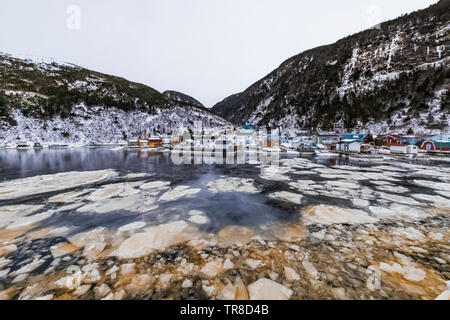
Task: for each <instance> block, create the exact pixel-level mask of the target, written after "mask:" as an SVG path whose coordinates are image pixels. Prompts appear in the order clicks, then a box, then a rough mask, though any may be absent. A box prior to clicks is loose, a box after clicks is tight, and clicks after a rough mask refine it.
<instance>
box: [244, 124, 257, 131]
mask: <svg viewBox="0 0 450 320" xmlns="http://www.w3.org/2000/svg"><path fill="white" fill-rule="evenodd" d="M242 129H244V130H255V129H256V126H255V125H253V124H246V125H245V126H243V127H242Z"/></svg>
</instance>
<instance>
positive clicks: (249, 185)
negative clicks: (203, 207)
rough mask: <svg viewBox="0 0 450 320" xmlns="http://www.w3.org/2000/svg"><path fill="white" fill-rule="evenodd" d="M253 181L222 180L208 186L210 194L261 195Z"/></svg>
mask: <svg viewBox="0 0 450 320" xmlns="http://www.w3.org/2000/svg"><path fill="white" fill-rule="evenodd" d="M253 183H254V180H253V179H243V178H235V177H230V178H220V179H217V180H214V181H211V182H209V183H208V184H207V187H208V189H209V191H210V192H213V193H218V192H246V193H259V190H258V189H257V188H256V187H255V186H254V184H253Z"/></svg>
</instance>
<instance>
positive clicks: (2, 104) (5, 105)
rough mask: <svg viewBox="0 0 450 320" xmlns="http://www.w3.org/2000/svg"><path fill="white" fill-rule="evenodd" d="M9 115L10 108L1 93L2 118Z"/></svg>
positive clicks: (0, 111)
mask: <svg viewBox="0 0 450 320" xmlns="http://www.w3.org/2000/svg"><path fill="white" fill-rule="evenodd" d="M7 115H8V106H7V104H6V101H5V98H3V95H2V94H1V93H0V117H1V116H7Z"/></svg>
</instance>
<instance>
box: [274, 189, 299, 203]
mask: <svg viewBox="0 0 450 320" xmlns="http://www.w3.org/2000/svg"><path fill="white" fill-rule="evenodd" d="M270 197H271V198H274V199H279V200H283V201H288V202H292V203H294V204H298V205H299V204H301V202H302V198H303V196H302V195H300V194H296V193H292V192H287V191H280V192H275V193H272V194H270Z"/></svg>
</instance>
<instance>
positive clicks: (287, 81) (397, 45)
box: [213, 0, 450, 133]
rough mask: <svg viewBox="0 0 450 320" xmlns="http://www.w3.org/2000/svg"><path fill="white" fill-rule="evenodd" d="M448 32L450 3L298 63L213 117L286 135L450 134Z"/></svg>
mask: <svg viewBox="0 0 450 320" xmlns="http://www.w3.org/2000/svg"><path fill="white" fill-rule="evenodd" d="M449 32H450V1H449V0H441V1H440V2H439V3H437V4H436V5H433V6H431V7H429V8H427V9H424V10H421V11H417V12H414V13H412V14H409V15H405V16H402V17H400V18H398V19H395V20H392V21H388V22H385V23H383V24H381V28H379V29H370V30H366V31H364V32H360V33H358V34H355V35H352V36H349V37H347V38H345V39H342V40H340V41H338V42H336V43H334V44H331V45H327V46H322V47H318V48H315V49H312V50H308V51H305V52H303V53H301V54H299V55H297V56H294V57H292V58H290V59H288V60H287V61H285V62H284V63H283V64H282V65H281V66H280V67H279V68H278V69H276V70H275V71H273V72H272V73H270V74H269V75H267V76H266V77H265V78H263V79H262V80H260V81H258V82H256V83H255V84H253V85H252V86H251V87H249V88H248V89H247V90H245V91H244V92H242V93H239V94H235V95H233V96H230V97H228V98H226V99H225V100H223V101H222V102H220V103H218V104H217V105H215V106H214V107H213V110H214V111H215V112H216V113H218V114H220V115H222V116H223V117H225V118H226V119H228V120H230V121H232V122H234V123H235V124H245V123H252V124H258V125H263V126H270V127H276V126H280V127H282V128H285V129H286V128H290V129H298V128H310V129H322V130H327V129H333V128H335V127H338V128H342V129H343V130H344V129H346V130H351V129H355V128H361V129H363V128H365V129H368V130H371V131H372V132H373V133H377V132H384V131H397V132H406V131H410V132H411V131H414V132H416V133H418V132H420V131H422V132H427V133H428V132H433V131H440V130H444V131H446V130H448V127H449V125H450V116H449V112H450V106H449V100H448V91H449V89H450V80H449V79H450V77H449V75H450V70H449V55H450V36H449ZM299 36H300V35H299Z"/></svg>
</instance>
